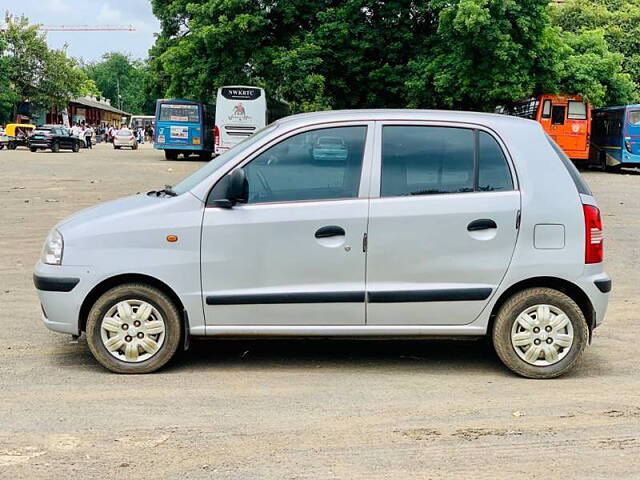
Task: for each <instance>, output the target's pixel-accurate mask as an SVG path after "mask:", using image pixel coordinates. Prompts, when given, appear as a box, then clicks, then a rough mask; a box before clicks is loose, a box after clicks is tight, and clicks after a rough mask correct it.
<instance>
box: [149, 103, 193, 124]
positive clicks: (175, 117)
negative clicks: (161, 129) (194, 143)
mask: <svg viewBox="0 0 640 480" xmlns="http://www.w3.org/2000/svg"><path fill="white" fill-rule="evenodd" d="M158 120H159V121H160V122H188V123H198V122H199V121H200V114H199V112H198V106H197V105H184V104H182V105H181V104H177V103H163V104H162V105H160V115H159V118H158Z"/></svg>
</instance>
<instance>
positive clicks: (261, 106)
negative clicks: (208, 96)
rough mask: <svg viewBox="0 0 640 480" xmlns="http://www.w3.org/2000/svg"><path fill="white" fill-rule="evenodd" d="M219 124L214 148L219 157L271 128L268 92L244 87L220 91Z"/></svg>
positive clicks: (223, 88) (217, 103)
mask: <svg viewBox="0 0 640 480" xmlns="http://www.w3.org/2000/svg"><path fill="white" fill-rule="evenodd" d="M215 122H216V124H215V128H214V139H215V147H214V148H215V153H216V155H219V154H221V153H224V152H226V151H227V150H229V149H230V148H232V147H233V146H234V145H236V144H237V143H239V142H241V141H242V140H244V139H245V138H247V137H249V136H251V135H253V133H254V132H255V131H256V130H259V129H260V128H262V127H264V126H265V125H266V124H267V98H266V95H265V93H264V90H263V89H262V88H258V87H246V86H241V85H239V86H226V87H221V88H219V89H218V95H217V98H216V118H215Z"/></svg>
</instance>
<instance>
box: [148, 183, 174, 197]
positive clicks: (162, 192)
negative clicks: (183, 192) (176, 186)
mask: <svg viewBox="0 0 640 480" xmlns="http://www.w3.org/2000/svg"><path fill="white" fill-rule="evenodd" d="M147 195H149V196H152V195H155V196H156V197H159V196H161V195H165V196H167V197H177V196H178V194H177V193H176V192H175V191H174V190H173V187H172V186H171V185H165V186H164V188H163V189H162V190H151V191H150V192H147Z"/></svg>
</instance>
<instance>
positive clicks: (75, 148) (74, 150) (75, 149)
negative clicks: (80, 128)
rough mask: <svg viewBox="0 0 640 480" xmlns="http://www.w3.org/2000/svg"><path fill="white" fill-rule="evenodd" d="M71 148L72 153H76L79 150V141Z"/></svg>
mask: <svg viewBox="0 0 640 480" xmlns="http://www.w3.org/2000/svg"><path fill="white" fill-rule="evenodd" d="M71 149H72V150H73V152H74V153H78V152H79V151H80V143H78V142H76V143H74V144H73V147H72V148H71Z"/></svg>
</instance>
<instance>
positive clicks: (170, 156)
mask: <svg viewBox="0 0 640 480" xmlns="http://www.w3.org/2000/svg"><path fill="white" fill-rule="evenodd" d="M164 158H165V160H177V159H178V152H177V151H176V150H165V151H164Z"/></svg>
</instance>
